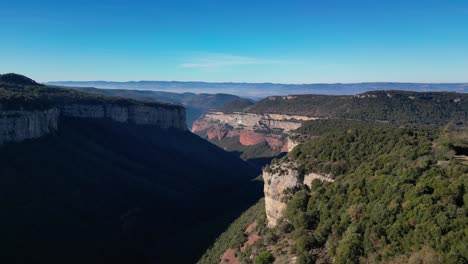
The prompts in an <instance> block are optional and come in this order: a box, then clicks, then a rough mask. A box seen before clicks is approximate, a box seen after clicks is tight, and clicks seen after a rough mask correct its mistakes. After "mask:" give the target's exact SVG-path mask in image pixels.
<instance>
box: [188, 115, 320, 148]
mask: <svg viewBox="0 0 468 264" xmlns="http://www.w3.org/2000/svg"><path fill="white" fill-rule="evenodd" d="M314 119H315V118H313V117H306V116H295V115H278V114H252V113H244V112H234V113H223V112H209V113H206V114H205V115H204V116H203V117H201V118H200V119H198V120H197V121H195V122H194V124H193V126H192V131H193V132H195V133H197V134H200V135H202V136H205V137H207V138H208V139H213V138H216V139H218V140H221V139H223V138H231V137H236V136H238V137H239V143H240V144H241V145H244V146H250V145H256V144H260V143H263V142H266V143H267V144H268V145H269V146H270V147H271V148H272V149H275V150H280V151H281V152H286V151H288V149H289V148H288V140H287V137H286V136H287V134H288V133H289V132H290V131H292V130H295V129H297V128H299V127H300V126H301V125H302V123H303V122H304V121H307V120H314Z"/></svg>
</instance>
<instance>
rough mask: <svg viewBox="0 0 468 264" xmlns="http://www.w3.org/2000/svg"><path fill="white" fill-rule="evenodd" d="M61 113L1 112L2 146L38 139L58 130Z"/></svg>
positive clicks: (0, 133)
mask: <svg viewBox="0 0 468 264" xmlns="http://www.w3.org/2000/svg"><path fill="white" fill-rule="evenodd" d="M59 113H60V111H59V110H58V109H57V108H51V109H47V110H41V111H0V145H1V144H3V143H5V142H11V141H16V142H17V141H23V140H25V139H31V138H38V137H41V136H44V135H46V134H48V133H51V132H53V131H55V130H57V127H58V119H59Z"/></svg>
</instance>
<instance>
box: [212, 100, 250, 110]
mask: <svg viewBox="0 0 468 264" xmlns="http://www.w3.org/2000/svg"><path fill="white" fill-rule="evenodd" d="M252 105H254V102H252V101H251V100H249V99H244V98H239V99H236V100H231V101H228V102H226V103H225V104H223V105H221V106H220V107H217V108H216V111H220V112H224V113H232V112H242V111H243V110H246V109H248V108H249V107H251V106H252Z"/></svg>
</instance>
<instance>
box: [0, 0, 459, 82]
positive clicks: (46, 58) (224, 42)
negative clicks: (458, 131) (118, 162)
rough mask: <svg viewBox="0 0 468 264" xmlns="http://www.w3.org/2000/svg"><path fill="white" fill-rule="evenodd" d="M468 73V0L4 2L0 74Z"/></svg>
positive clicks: (344, 77)
mask: <svg viewBox="0 0 468 264" xmlns="http://www.w3.org/2000/svg"><path fill="white" fill-rule="evenodd" d="M1 72H18V73H22V74H25V75H28V76H30V77H32V78H33V79H36V80H39V81H53V80H113V81H127V80H180V81H189V80H193V81H196V80H201V81H235V82H283V83H322V82H327V83H334V82H362V81H369V82H370V81H399V82H468V1H466V0H406V1H400V0H388V1H387V0H341V1H340V0H321V1H314V0H309V1H294V0H289V1H286V0H285V1H274V0H270V1H255V0H250V1H246V0H235V1H234V0H232V1H221V0H198V1H179V0H163V1H158V0H154V1H135V0H134V1H127V0H114V1H110V0H99V1H98V0H94V1H91V0H80V1H52V0H42V1H32V0H30V1H24V0H0V73H1Z"/></svg>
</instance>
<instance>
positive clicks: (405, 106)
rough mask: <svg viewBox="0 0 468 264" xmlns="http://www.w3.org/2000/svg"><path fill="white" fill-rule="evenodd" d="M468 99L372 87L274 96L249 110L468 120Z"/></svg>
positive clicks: (321, 115) (405, 120)
mask: <svg viewBox="0 0 468 264" xmlns="http://www.w3.org/2000/svg"><path fill="white" fill-rule="evenodd" d="M467 102H468V94H464V93H448V92H424V93H420V92H406V91H373V92H367V93H363V94H358V95H353V96H326V95H291V96H271V97H268V98H265V99H263V100H261V101H259V102H257V103H256V104H255V105H254V106H252V107H250V108H249V109H248V110H247V111H248V112H250V113H256V114H262V113H269V114H272V113H274V114H289V115H304V116H313V117H318V118H344V119H357V120H378V121H388V122H392V123H402V124H407V123H414V124H445V123H447V122H448V121H463V122H466V121H467V119H468V103H467Z"/></svg>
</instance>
